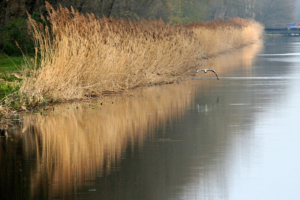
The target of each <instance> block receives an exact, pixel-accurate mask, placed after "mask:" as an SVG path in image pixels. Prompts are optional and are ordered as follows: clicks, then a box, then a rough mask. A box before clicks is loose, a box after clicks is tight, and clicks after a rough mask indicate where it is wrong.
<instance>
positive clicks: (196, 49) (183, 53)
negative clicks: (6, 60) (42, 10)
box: [15, 4, 263, 108]
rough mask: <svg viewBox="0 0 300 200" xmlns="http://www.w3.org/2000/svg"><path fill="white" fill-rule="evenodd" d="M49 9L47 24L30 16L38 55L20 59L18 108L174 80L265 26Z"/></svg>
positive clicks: (256, 34)
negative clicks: (178, 21)
mask: <svg viewBox="0 0 300 200" xmlns="http://www.w3.org/2000/svg"><path fill="white" fill-rule="evenodd" d="M47 9H48V12H49V17H48V19H47V20H48V21H49V24H50V25H51V27H50V28H49V27H43V26H42V24H40V23H37V22H36V21H34V20H33V19H31V18H30V16H29V20H28V24H29V26H30V30H31V33H32V35H33V37H34V40H35V44H36V50H37V55H39V57H40V59H31V60H29V59H27V60H26V62H25V64H26V70H24V71H23V81H22V85H21V88H20V90H18V95H20V96H21V97H20V98H18V99H17V100H15V101H18V102H19V108H21V107H23V108H24V107H25V108H26V107H27V106H30V105H36V104H39V103H40V102H43V101H44V100H45V99H47V101H66V100H74V99H86V98H89V97H91V96H101V95H104V94H111V93H118V92H124V91H127V90H129V89H132V88H136V87H141V86H146V85H152V84H161V83H169V82H174V81H177V80H179V79H182V78H183V77H185V76H187V75H190V74H192V73H193V72H194V71H195V70H196V69H197V66H198V68H199V65H200V64H201V60H202V59H203V58H205V57H207V56H213V55H217V54H220V53H223V52H226V51H231V50H233V49H236V48H240V47H241V46H244V45H246V44H250V43H253V42H254V41H256V40H257V39H258V38H260V37H261V35H262V30H263V29H262V26H261V25H260V24H258V23H257V22H255V21H249V20H244V19H230V20H226V21H224V20H216V21H213V22H207V23H196V22H195V23H191V24H188V25H186V24H174V25H172V24H169V23H166V22H163V21H161V20H158V21H152V20H141V21H129V20H126V19H118V20H116V19H113V18H101V19H100V18H95V17H94V16H93V15H92V14H89V15H83V14H80V13H79V12H77V11H74V10H72V11H69V10H67V9H65V8H59V9H58V10H54V9H53V8H52V7H51V6H50V5H49V4H47ZM38 60H39V61H38Z"/></svg>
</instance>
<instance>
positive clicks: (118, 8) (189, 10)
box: [0, 0, 299, 54]
mask: <svg viewBox="0 0 300 200" xmlns="http://www.w3.org/2000/svg"><path fill="white" fill-rule="evenodd" d="M48 2H49V3H50V4H51V5H52V6H53V7H54V8H57V7H58V6H59V5H62V6H63V7H67V8H71V6H72V7H73V8H74V9H76V10H79V11H80V12H82V13H94V14H95V15H96V16H99V17H102V16H107V17H110V16H113V17H116V18H119V17H120V18H129V19H132V20H139V19H141V18H144V19H159V18H162V19H163V20H164V21H168V22H172V23H175V22H177V23H188V22H191V21H209V20H213V19H217V18H221V19H228V18H233V17H241V18H252V19H255V20H257V21H259V22H261V23H262V24H263V25H264V26H265V27H285V24H287V23H291V22H295V23H297V19H296V18H295V16H297V13H296V11H297V7H296V5H298V4H297V3H298V2H299V0H48ZM26 11H28V12H29V13H30V14H32V15H33V18H34V19H36V20H40V14H43V15H46V9H45V1H44V0H0V53H1V51H2V52H6V53H8V54H14V52H18V50H17V49H16V46H15V45H14V42H13V41H15V40H16V41H19V43H20V45H21V47H22V48H23V49H25V50H27V49H28V48H29V47H27V46H28V45H29V43H30V41H28V40H27V39H26V37H24V36H25V35H26V33H27V27H26V23H25V22H26V18H27V15H26ZM29 46H30V45H29ZM28 51H29V49H28Z"/></svg>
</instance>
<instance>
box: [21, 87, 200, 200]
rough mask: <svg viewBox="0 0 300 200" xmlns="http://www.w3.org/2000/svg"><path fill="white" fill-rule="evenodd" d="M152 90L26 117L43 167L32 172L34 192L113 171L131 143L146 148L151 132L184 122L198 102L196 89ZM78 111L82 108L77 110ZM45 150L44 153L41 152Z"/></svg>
mask: <svg viewBox="0 0 300 200" xmlns="http://www.w3.org/2000/svg"><path fill="white" fill-rule="evenodd" d="M163 88H164V87H161V88H157V87H153V88H148V89H147V91H146V92H145V91H144V92H143V96H146V98H145V97H137V98H125V99H120V100H117V101H116V102H114V104H111V103H105V104H104V105H94V104H91V105H87V104H70V105H60V106H58V107H55V111H54V112H49V113H48V116H44V115H40V114H39V115H36V116H26V117H25V119H24V125H23V132H25V135H26V136H25V137H26V138H27V139H26V140H27V141H28V140H30V141H34V142H33V143H34V147H35V149H33V148H32V146H31V147H27V149H25V150H26V152H27V154H32V151H35V154H36V156H37V165H36V167H35V170H33V171H32V172H31V180H32V185H31V193H32V195H33V196H37V195H38V194H35V191H39V187H41V183H43V182H44V181H45V179H46V180H47V181H46V182H48V183H47V185H48V188H47V190H48V191H51V193H52V194H65V193H66V192H67V191H72V190H73V189H74V188H77V189H78V188H80V186H81V184H83V183H85V182H86V180H93V179H95V177H94V176H95V174H99V175H101V174H102V173H109V172H110V170H111V168H112V167H115V166H116V165H117V163H118V162H119V161H120V160H121V156H122V152H124V151H125V150H126V148H127V145H128V143H129V144H131V146H132V147H134V143H136V142H137V143H138V144H139V146H140V147H142V145H143V141H144V139H145V137H146V134H147V132H150V133H151V132H154V131H155V129H156V127H157V126H160V125H164V124H165V123H166V122H167V121H168V120H173V119H174V118H177V119H179V118H180V116H182V115H183V114H184V112H185V111H186V109H188V107H189V106H190V105H191V104H192V100H193V98H194V94H195V92H193V91H192V90H191V88H190V86H184V85H181V86H178V85H176V86H175V85H174V86H171V87H168V90H164V91H161V90H162V89H163ZM77 108H78V109H77ZM39 148H41V149H39Z"/></svg>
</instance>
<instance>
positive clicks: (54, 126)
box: [0, 45, 259, 199]
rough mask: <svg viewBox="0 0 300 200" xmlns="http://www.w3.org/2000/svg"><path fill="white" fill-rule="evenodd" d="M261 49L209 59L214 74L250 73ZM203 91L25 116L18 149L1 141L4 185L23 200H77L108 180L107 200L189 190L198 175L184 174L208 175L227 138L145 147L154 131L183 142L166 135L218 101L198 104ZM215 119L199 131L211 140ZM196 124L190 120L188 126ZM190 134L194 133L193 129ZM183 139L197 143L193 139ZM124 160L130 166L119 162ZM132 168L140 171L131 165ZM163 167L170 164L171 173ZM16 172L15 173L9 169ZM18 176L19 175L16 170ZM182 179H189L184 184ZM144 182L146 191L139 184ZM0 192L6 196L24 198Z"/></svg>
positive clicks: (166, 90) (191, 87) (150, 91)
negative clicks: (64, 199) (198, 169)
mask: <svg viewBox="0 0 300 200" xmlns="http://www.w3.org/2000/svg"><path fill="white" fill-rule="evenodd" d="M258 47H259V46H255V45H253V46H249V47H247V48H245V49H243V50H242V51H241V52H240V53H237V55H227V56H225V57H217V58H214V59H211V60H208V61H207V62H208V63H207V64H209V65H210V64H213V67H210V68H214V69H215V70H217V71H218V73H223V74H225V73H226V72H228V71H230V70H234V69H235V68H236V67H241V65H243V66H244V64H245V63H246V65H247V66H249V65H250V64H251V62H252V60H253V56H254V54H255V53H256V52H257V50H258V49H259V48H258ZM226 57H227V59H226ZM241 57H242V58H241ZM225 61H226V62H225ZM220 65H222V66H220ZM223 68H224V69H223ZM198 84H199V81H197V80H196V81H193V82H192V84H181V85H169V86H161V87H151V88H146V89H145V90H144V91H143V97H136V98H124V99H119V100H114V104H111V102H108V101H107V103H104V104H103V105H95V104H76V103H74V104H68V105H60V106H57V107H55V110H54V111H53V112H48V115H47V116H45V115H40V114H38V115H32V116H27V117H25V118H24V122H23V125H22V128H20V129H18V130H11V131H10V133H9V134H10V135H12V137H13V139H14V143H13V145H11V143H9V141H4V140H0V145H1V148H0V162H1V163H5V164H4V165H1V166H0V169H1V170H0V173H1V177H4V178H3V179H2V180H1V184H2V185H3V184H6V183H7V184H6V185H5V188H9V191H15V188H18V190H19V191H24V193H22V194H20V195H22V196H23V197H24V196H28V197H29V196H31V197H32V198H40V199H42V198H51V197H55V196H65V195H68V194H73V195H74V194H76V193H77V192H78V190H79V189H80V188H82V187H87V186H88V185H89V184H92V183H91V182H92V181H93V180H95V178H96V176H105V177H107V178H106V179H105V180H103V182H102V186H103V187H101V188H100V189H99V190H101V192H102V194H103V196H107V197H112V196H114V197H115V198H124V197H126V196H127V197H128V198H130V196H131V197H132V196H134V195H137V194H136V193H135V192H137V191H143V192H144V193H145V194H147V193H151V194H149V195H148V199H151V197H152V199H153V198H155V197H158V196H159V195H161V194H159V193H158V191H159V190H161V189H163V188H166V189H167V188H169V187H170V186H172V185H175V184H178V181H180V182H182V183H184V184H185V183H187V181H188V177H189V176H188V174H189V173H193V172H191V171H186V172H183V171H182V170H183V169H187V167H186V166H190V165H191V166H193V165H195V166H204V168H203V169H204V170H208V169H207V167H205V166H213V165H214V163H213V161H211V160H209V159H210V158H209V157H207V158H206V156H207V155H209V154H210V153H209V152H210V151H211V149H213V147H215V146H217V145H220V147H222V148H226V145H227V144H224V143H222V139H224V138H226V137H230V136H228V135H227V136H226V135H224V134H223V135H222V134H220V135H217V137H215V136H216V135H210V136H209V137H206V136H205V135H204V136H203V135H199V137H200V138H201V141H202V142H200V143H197V145H196V146H194V145H190V144H191V143H182V144H181V143H180V141H178V142H177V144H178V143H179V145H177V146H174V144H175V143H174V142H169V143H168V146H166V144H165V143H164V142H160V143H153V144H152V145H153V148H151V149H149V148H145V149H143V148H142V147H143V143H144V141H145V138H146V136H147V135H146V134H147V133H148V132H149V133H154V132H155V134H156V135H157V136H158V137H159V136H160V134H163V135H164V137H165V138H174V137H176V139H178V138H179V139H180V138H181V137H183V136H182V133H181V132H180V130H182V129H174V130H173V131H168V130H169V129H170V126H171V125H172V124H173V123H169V122H172V121H173V120H174V119H180V118H181V117H182V116H183V114H184V113H185V112H186V111H187V110H188V109H190V107H191V106H193V105H194V106H195V105H197V104H198V105H199V106H203V105H205V104H208V105H212V104H214V103H216V102H218V101H216V99H217V97H216V98H214V99H213V100H209V101H206V102H205V101H204V102H202V100H204V99H205V95H204V98H203V99H202V100H201V101H200V102H198V100H197V98H195V92H196V91H195V90H198V89H199V85H198ZM201 85H202V86H201V88H202V89H201V90H203V91H204V90H205V89H207V90H209V88H211V87H213V86H214V82H211V81H201ZM199 95H200V96H201V92H200V94H199ZM195 100H196V102H194V101H195ZM220 101H221V102H222V97H220ZM196 103H197V104H196ZM77 107H78V109H77ZM213 113H214V114H212V115H209V116H210V117H209V120H208V122H205V123H207V124H203V123H204V122H201V121H200V122H199V124H201V128H202V129H205V130H207V133H212V132H216V133H224V130H223V129H220V130H218V131H216V130H214V128H213V127H214V126H215V123H217V122H218V121H220V120H222V118H223V117H224V115H226V113H224V114H221V115H220V114H219V112H213ZM239 114H242V113H239ZM192 120H194V119H189V120H187V122H186V123H185V124H189V123H190V122H189V121H192ZM228 120H238V119H237V118H229V119H228ZM161 126H163V127H165V128H164V129H159V128H158V127H161ZM172 126H173V125H172ZM216 127H217V126H216ZM187 131H188V132H192V131H195V130H194V129H193V128H192V127H190V128H189V127H188V128H187ZM162 132H163V133H162ZM153 137H155V136H153ZM185 137H188V138H187V139H188V140H192V138H189V134H187V135H186V136H185ZM205 138H207V139H205ZM196 139H197V138H196ZM198 139H199V138H198ZM196 141H197V140H196ZM128 146H129V147H132V149H130V148H128ZM224 146H225V147H224ZM133 147H136V148H133ZM139 147H141V148H140V149H143V151H141V152H142V153H141V154H140V152H139V151H138V150H137V149H139ZM3 149H4V150H3ZM199 152H200V153H199ZM219 153H220V152H215V154H219ZM187 154H191V155H193V154H194V155H195V156H199V155H200V156H199V159H198V163H191V162H192V161H191V160H188V157H187V156H186V155H187ZM132 155H134V157H132ZM220 156H222V155H220ZM122 158H125V159H124V160H123V161H122V162H120V161H121V160H122ZM135 162H138V163H139V165H134V164H133V163H135ZM166 163H169V164H168V165H167V166H166V165H165V164H166ZM198 164H199V165H198ZM11 166H17V167H15V168H13V169H11ZM116 167H118V169H119V170H120V172H118V171H117V172H114V173H112V174H110V175H109V176H108V174H109V173H110V171H111V169H115V168H116ZM21 168H22V169H21ZM20 169H21V170H22V172H20V171H18V170H20ZM7 172H9V173H7ZM122 172H124V173H122ZM127 175H128V177H126V176H127ZM185 175H186V177H187V179H186V180H185V178H183V176H185ZM21 179H22V181H20V180H21ZM8 180H12V181H8ZM183 180H185V181H183ZM19 182H21V184H19ZM141 182H143V183H144V184H145V185H141V184H140V183H141ZM135 183H136V184H137V185H138V186H137V187H138V188H135V189H136V190H135V189H134V188H132V185H133V184H135ZM112 185H114V187H112ZM169 185H170V186H169ZM1 188H4V187H1ZM2 190H3V189H1V193H2V196H3V195H4V197H11V196H14V195H19V194H12V193H11V192H8V191H2ZM169 192H170V193H169V194H171V193H174V191H169ZM166 194H168V193H166ZM120 195H121V196H120ZM140 195H144V194H140ZM145 199H147V198H145Z"/></svg>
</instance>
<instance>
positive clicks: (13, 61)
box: [0, 54, 24, 73]
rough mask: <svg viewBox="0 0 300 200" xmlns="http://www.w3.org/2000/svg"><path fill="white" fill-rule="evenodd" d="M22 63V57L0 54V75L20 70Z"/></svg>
mask: <svg viewBox="0 0 300 200" xmlns="http://www.w3.org/2000/svg"><path fill="white" fill-rule="evenodd" d="M23 63H24V59H23V57H22V56H6V55H4V54H0V73H3V72H12V71H17V70H20V69H21V68H22V64H23Z"/></svg>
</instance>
